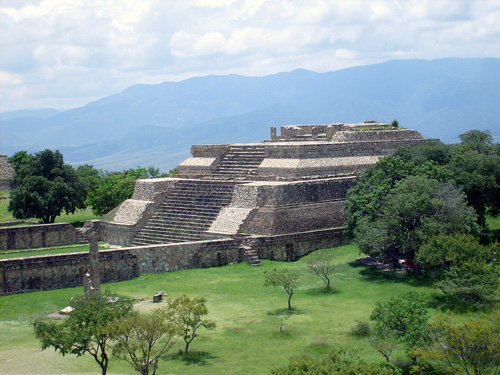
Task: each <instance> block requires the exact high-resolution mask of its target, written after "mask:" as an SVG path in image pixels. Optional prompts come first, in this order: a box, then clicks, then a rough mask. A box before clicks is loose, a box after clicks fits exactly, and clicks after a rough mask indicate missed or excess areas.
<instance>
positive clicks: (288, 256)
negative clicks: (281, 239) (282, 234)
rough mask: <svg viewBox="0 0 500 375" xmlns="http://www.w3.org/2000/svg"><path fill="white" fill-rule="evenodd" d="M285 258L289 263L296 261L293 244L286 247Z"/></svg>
mask: <svg viewBox="0 0 500 375" xmlns="http://www.w3.org/2000/svg"><path fill="white" fill-rule="evenodd" d="M285 258H286V261H287V262H292V261H293V260H294V256H293V243H287V244H286V245H285Z"/></svg>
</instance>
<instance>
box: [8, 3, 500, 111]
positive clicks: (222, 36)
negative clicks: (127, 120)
mask: <svg viewBox="0 0 500 375" xmlns="http://www.w3.org/2000/svg"><path fill="white" fill-rule="evenodd" d="M446 57H464V58H470V57H473V58H481V57H496V58H500V0H469V1H463V0H308V1H306V0H302V1H299V0H281V1H278V0H41V1H29V0H0V112H5V111H12V110H17V109H22V108H29V109H35V108H57V109H67V108H72V107H77V106H81V105H85V104H86V103H88V102H90V101H93V100H97V99H99V98H102V97H105V96H108V95H111V94H114V93H117V92H120V91H122V90H124V89H125V88H127V87H129V86H132V85H134V84H138V83H143V84H155V83H161V82H165V81H180V80H183V79H186V78H189V77H193V76H205V75H209V74H217V75H226V74H233V73H235V74H240V75H245V76H264V75H268V74H273V73H277V72H282V71H291V70H294V69H297V68H303V69H308V70H312V71H315V72H327V71H334V70H338V69H343V68H347V67H352V66H359V65H369V64H374V63H379V62H384V61H388V60H393V59H415V58H418V59H428V60H430V59H437V58H446Z"/></svg>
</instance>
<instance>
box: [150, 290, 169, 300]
mask: <svg viewBox="0 0 500 375" xmlns="http://www.w3.org/2000/svg"><path fill="white" fill-rule="evenodd" d="M166 295H167V292H165V291H164V290H161V291H159V292H158V293H156V294H155V295H154V296H153V303H158V302H161V300H162V299H163V296H166Z"/></svg>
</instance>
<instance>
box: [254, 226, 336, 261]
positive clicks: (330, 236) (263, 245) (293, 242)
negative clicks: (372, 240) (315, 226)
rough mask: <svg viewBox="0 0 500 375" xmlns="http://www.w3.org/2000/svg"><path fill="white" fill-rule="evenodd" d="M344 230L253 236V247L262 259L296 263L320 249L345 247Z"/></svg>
mask: <svg viewBox="0 0 500 375" xmlns="http://www.w3.org/2000/svg"><path fill="white" fill-rule="evenodd" d="M343 231H344V228H333V229H324V230H316V231H310V232H302V233H289V234H283V235H276V236H252V237H251V239H250V243H251V246H252V247H253V248H254V249H255V250H256V251H257V253H258V254H259V257H260V258H261V259H271V260H280V261H289V262H291V261H295V260H297V259H298V258H300V257H302V256H304V255H307V254H309V253H310V252H312V251H314V250H318V249H327V248H331V247H336V246H340V245H343V244H344V243H345V242H344V239H343Z"/></svg>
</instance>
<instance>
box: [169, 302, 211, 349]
mask: <svg viewBox="0 0 500 375" xmlns="http://www.w3.org/2000/svg"><path fill="white" fill-rule="evenodd" d="M206 302H207V300H206V299H205V298H193V299H191V298H189V297H188V296H186V295H183V296H180V297H177V298H174V299H171V300H169V301H168V305H167V307H166V309H165V312H166V314H167V319H168V320H170V321H173V322H175V323H176V324H177V325H178V326H179V327H180V330H181V334H180V336H181V337H182V339H183V340H184V343H185V344H186V345H185V347H184V353H187V352H188V350H189V345H190V344H191V343H192V342H193V340H194V339H195V338H196V337H197V336H198V329H199V328H205V329H215V323H214V322H212V321H210V320H207V319H203V317H204V316H205V315H207V314H208V309H207V307H206V305H205V303H206Z"/></svg>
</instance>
